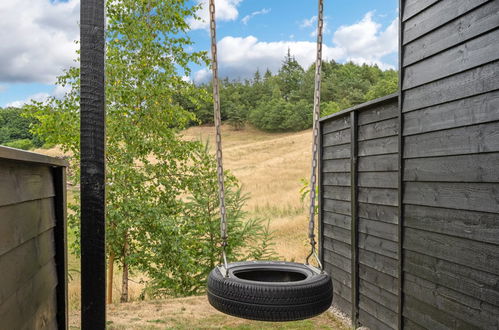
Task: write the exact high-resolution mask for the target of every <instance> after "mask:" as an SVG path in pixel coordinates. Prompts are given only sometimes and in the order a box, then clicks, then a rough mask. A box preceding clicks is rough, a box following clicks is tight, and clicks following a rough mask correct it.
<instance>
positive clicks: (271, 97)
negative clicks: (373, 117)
mask: <svg viewBox="0 0 499 330" xmlns="http://www.w3.org/2000/svg"><path fill="white" fill-rule="evenodd" d="M314 74H315V64H314V65H311V66H310V67H309V68H308V69H307V70H304V69H303V68H302V67H301V66H300V64H299V63H298V62H297V61H296V59H295V58H294V56H292V54H291V53H290V52H289V51H288V53H287V55H286V56H285V57H284V60H283V62H282V66H281V68H280V69H279V72H277V74H272V73H271V72H270V71H269V70H267V71H266V72H264V73H263V75H262V73H261V72H260V71H258V70H257V71H256V72H255V74H254V76H253V79H251V80H248V79H247V80H244V81H240V80H229V79H228V78H225V79H224V80H222V82H221V91H220V100H221V101H220V103H221V111H222V119H223V120H226V121H227V122H228V123H229V124H231V125H232V126H233V127H234V128H236V129H240V128H242V127H244V125H245V124H246V123H250V124H252V125H253V126H255V127H256V128H258V129H261V130H265V131H277V132H278V131H299V130H303V129H306V128H309V127H311V126H312V107H313V93H314ZM199 88H202V89H205V90H206V92H207V93H208V94H211V91H212V85H211V83H207V84H203V85H200V86H199ZM397 88H398V76H397V71H395V70H386V71H382V70H381V69H380V68H379V67H377V66H375V65H374V66H370V65H366V64H364V65H356V64H354V63H352V62H348V63H345V64H340V63H336V62H335V61H333V60H332V61H325V62H323V70H322V89H321V115H322V116H325V115H329V114H332V113H335V112H337V111H340V110H343V109H346V108H349V107H351V106H354V105H356V104H360V103H363V102H366V101H369V100H372V99H375V98H378V97H382V96H385V95H388V94H391V93H394V92H396V91H397ZM188 107H189V108H191V111H193V112H194V113H195V114H196V117H197V119H198V121H199V123H201V124H209V123H212V122H213V103H212V100H211V98H208V99H207V101H206V102H205V103H203V104H201V105H200V106H197V107H193V106H188Z"/></svg>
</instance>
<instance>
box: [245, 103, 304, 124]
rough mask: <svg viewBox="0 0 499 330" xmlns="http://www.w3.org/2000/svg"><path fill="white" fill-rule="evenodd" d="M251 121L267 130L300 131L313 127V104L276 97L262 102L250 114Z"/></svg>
mask: <svg viewBox="0 0 499 330" xmlns="http://www.w3.org/2000/svg"><path fill="white" fill-rule="evenodd" d="M249 119H250V122H251V123H252V124H253V125H254V126H255V127H257V128H259V129H262V130H265V131H274V132H284V131H300V130H304V129H306V128H309V127H312V105H311V104H309V103H308V102H306V101H304V100H301V101H298V102H286V101H285V100H283V99H278V98H274V99H271V100H270V101H268V102H261V103H260V104H259V105H258V106H257V107H256V108H255V109H254V110H253V111H252V112H251V114H250V118H249Z"/></svg>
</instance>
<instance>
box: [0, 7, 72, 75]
mask: <svg viewBox="0 0 499 330" xmlns="http://www.w3.org/2000/svg"><path fill="white" fill-rule="evenodd" d="M79 10H80V1H79V0H68V1H67V2H62V1H60V0H53V1H51V0H16V1H0V17H1V18H2V19H1V20H0V40H1V41H2V42H1V43H0V63H1V66H0V81H3V82H41V83H53V82H54V80H55V77H56V76H57V75H59V74H61V70H62V69H64V68H67V67H69V66H70V65H73V64H74V62H73V59H74V58H75V56H76V54H75V51H76V49H77V45H75V44H74V40H76V39H79V27H78V20H79Z"/></svg>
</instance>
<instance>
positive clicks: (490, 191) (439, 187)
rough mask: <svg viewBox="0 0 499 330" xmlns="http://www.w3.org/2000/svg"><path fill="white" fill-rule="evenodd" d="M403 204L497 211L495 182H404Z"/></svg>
mask: <svg viewBox="0 0 499 330" xmlns="http://www.w3.org/2000/svg"><path fill="white" fill-rule="evenodd" d="M404 204H412V205H423V206H434V207H443V208H449V209H455V210H470V211H481V212H490V213H496V214H497V213H499V185H498V184H495V183H454V182H406V183H405V185H404Z"/></svg>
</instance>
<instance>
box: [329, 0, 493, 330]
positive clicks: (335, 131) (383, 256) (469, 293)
mask: <svg viewBox="0 0 499 330" xmlns="http://www.w3.org/2000/svg"><path fill="white" fill-rule="evenodd" d="M400 15H401V23H400V30H401V34H400V35H401V38H400V53H399V55H400V64H401V66H400V78H401V79H400V93H399V97H398V106H397V105H396V102H397V97H395V96H392V97H387V98H383V99H378V100H375V101H372V102H369V103H366V104H362V105H359V106H357V107H355V108H352V109H347V110H345V111H343V112H340V113H338V114H335V115H333V116H330V117H326V118H323V119H322V121H321V138H322V140H321V143H322V145H321V172H320V189H321V200H320V202H321V205H320V217H321V238H322V239H323V241H322V246H321V247H322V253H321V256H322V258H323V260H324V264H325V268H326V270H327V271H328V272H330V273H331V275H332V277H333V278H334V282H333V283H334V285H335V288H334V290H335V297H334V304H335V305H336V306H337V307H338V308H340V309H341V310H342V311H344V312H346V313H347V314H349V315H350V316H352V321H353V324H355V325H365V326H368V327H369V328H371V329H390V328H393V329H397V328H406V329H499V0H490V1H486V0H440V1H438V0H401V1H400Z"/></svg>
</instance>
